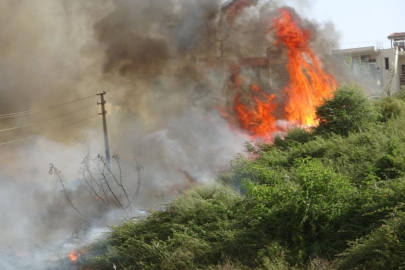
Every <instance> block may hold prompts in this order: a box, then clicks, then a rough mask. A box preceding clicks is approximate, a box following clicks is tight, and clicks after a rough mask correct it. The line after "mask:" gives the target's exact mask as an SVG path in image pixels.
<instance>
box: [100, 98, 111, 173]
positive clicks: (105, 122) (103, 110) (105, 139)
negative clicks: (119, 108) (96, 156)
mask: <svg viewBox="0 0 405 270" xmlns="http://www.w3.org/2000/svg"><path fill="white" fill-rule="evenodd" d="M105 94H107V93H106V92H105V91H104V92H103V93H100V94H97V96H100V99H101V102H97V105H101V113H100V114H99V115H102V116H103V130H104V146H105V162H106V165H107V167H108V168H110V146H109V143H108V132H107V118H106V114H107V111H106V110H105V104H106V101H105V100H104V95H105Z"/></svg>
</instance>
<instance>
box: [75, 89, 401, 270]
mask: <svg viewBox="0 0 405 270" xmlns="http://www.w3.org/2000/svg"><path fill="white" fill-rule="evenodd" d="M404 97H405V95H404V94H403V93H400V94H398V95H397V97H391V98H382V99H379V100H375V101H371V100H370V99H368V98H367V97H366V96H365V95H364V93H363V91H362V89H360V88H359V87H358V86H356V85H343V86H342V87H340V89H338V91H337V92H336V93H335V97H334V98H332V99H331V100H327V101H326V102H325V104H324V105H322V106H321V107H319V108H318V109H317V115H318V117H319V120H320V125H319V127H317V128H314V129H313V130H310V131H308V130H303V129H295V130H291V131H290V132H289V133H288V134H287V135H285V136H283V137H281V136H280V137H277V138H276V139H275V141H274V143H273V144H258V145H251V144H248V145H247V147H246V149H247V151H248V153H249V155H248V156H247V157H246V155H240V156H238V157H237V158H236V159H235V160H234V161H233V166H232V170H231V172H230V173H228V174H226V175H222V176H221V177H220V182H221V183H222V184H219V185H217V186H209V187H200V188H197V189H195V190H192V191H189V192H187V193H186V194H185V195H183V196H181V197H179V198H178V199H176V200H175V201H173V202H172V203H170V204H169V205H167V207H166V208H165V210H162V211H156V212H152V213H150V215H148V216H147V217H145V218H139V219H136V220H131V221H128V222H125V223H124V224H122V225H120V226H116V227H113V228H112V229H111V233H110V235H109V236H108V237H107V238H106V239H105V240H102V241H99V242H97V243H94V244H92V245H90V246H88V247H87V248H86V250H87V252H86V255H84V256H82V257H81V259H80V262H79V264H80V265H81V267H82V268H81V269H88V268H90V269H94V270H95V269H113V268H112V266H113V265H114V264H115V265H116V267H117V269H213V270H214V269H275V270H276V269H405V256H404V254H405V210H404V206H405V204H404V202H405V199H404V198H405V176H404V173H405V118H404V112H405V102H404V101H403V100H402V99H403V98H404Z"/></svg>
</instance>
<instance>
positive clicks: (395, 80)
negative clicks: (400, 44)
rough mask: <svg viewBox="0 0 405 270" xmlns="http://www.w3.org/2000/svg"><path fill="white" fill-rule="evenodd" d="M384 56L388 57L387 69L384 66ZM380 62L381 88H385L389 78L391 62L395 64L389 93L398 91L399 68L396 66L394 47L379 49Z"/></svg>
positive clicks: (396, 59) (396, 58)
mask: <svg viewBox="0 0 405 270" xmlns="http://www.w3.org/2000/svg"><path fill="white" fill-rule="evenodd" d="M385 58H388V60H389V67H388V69H387V68H386V66H385ZM379 59H380V63H381V67H380V68H381V77H382V86H383V89H386V88H387V86H388V85H389V83H390V81H391V79H390V68H391V66H392V64H394V66H395V72H394V78H393V81H392V85H391V93H395V92H397V91H399V89H400V85H399V81H400V79H399V68H398V64H399V63H398V52H397V50H395V49H386V50H381V51H380V57H379Z"/></svg>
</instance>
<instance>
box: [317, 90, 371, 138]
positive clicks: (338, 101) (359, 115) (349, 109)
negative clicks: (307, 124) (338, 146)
mask: <svg viewBox="0 0 405 270" xmlns="http://www.w3.org/2000/svg"><path fill="white" fill-rule="evenodd" d="M377 116H378V114H377V112H376V110H375V108H374V106H373V105H372V103H371V101H370V100H369V99H368V98H367V96H366V95H365V93H364V91H363V89H362V88H361V87H360V86H359V85H356V84H345V85H342V86H341V87H340V88H339V89H337V90H336V92H335V94H334V97H333V98H332V99H329V100H326V101H325V103H324V104H323V105H321V106H319V107H318V108H317V117H318V119H319V126H318V127H317V128H316V131H317V132H319V133H323V134H330V133H334V134H339V135H342V136H348V135H349V133H351V132H358V131H361V130H365V129H366V128H367V127H368V126H370V124H371V123H374V122H375V121H376V119H377Z"/></svg>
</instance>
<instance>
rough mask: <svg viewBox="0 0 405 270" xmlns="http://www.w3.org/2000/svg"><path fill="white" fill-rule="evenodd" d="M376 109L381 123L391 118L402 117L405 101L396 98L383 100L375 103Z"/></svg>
mask: <svg viewBox="0 0 405 270" xmlns="http://www.w3.org/2000/svg"><path fill="white" fill-rule="evenodd" d="M376 106H377V109H378V111H379V113H380V120H381V121H383V122H386V121H388V120H389V119H391V118H396V117H399V116H401V115H403V113H404V111H405V101H403V100H401V99H398V98H392V97H388V98H384V99H381V100H379V101H378V102H377V104H376Z"/></svg>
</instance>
